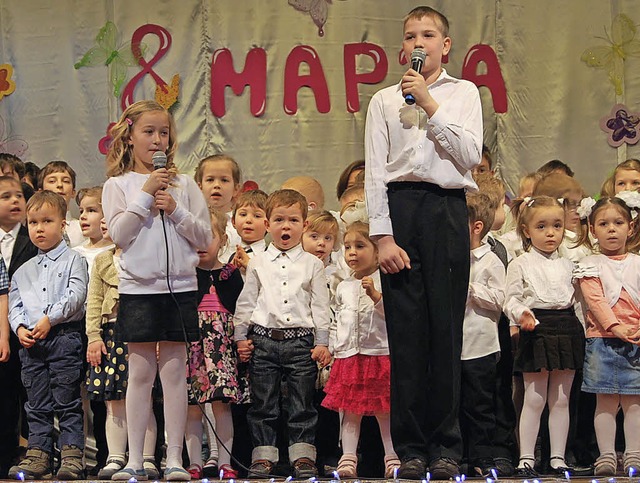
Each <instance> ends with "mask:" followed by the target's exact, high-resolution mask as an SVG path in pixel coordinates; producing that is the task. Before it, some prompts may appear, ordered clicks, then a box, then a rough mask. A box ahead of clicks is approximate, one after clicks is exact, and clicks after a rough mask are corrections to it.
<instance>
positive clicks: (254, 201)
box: [233, 190, 268, 218]
mask: <svg viewBox="0 0 640 483" xmlns="http://www.w3.org/2000/svg"><path fill="white" fill-rule="evenodd" d="M267 198H268V196H267V193H265V192H264V191H262V190H251V191H245V192H244V193H240V196H238V199H237V200H236V205H235V206H234V207H233V218H235V217H236V212H237V211H238V210H239V209H240V208H243V207H245V206H250V207H251V208H255V209H259V210H262V211H265V208H266V207H267Z"/></svg>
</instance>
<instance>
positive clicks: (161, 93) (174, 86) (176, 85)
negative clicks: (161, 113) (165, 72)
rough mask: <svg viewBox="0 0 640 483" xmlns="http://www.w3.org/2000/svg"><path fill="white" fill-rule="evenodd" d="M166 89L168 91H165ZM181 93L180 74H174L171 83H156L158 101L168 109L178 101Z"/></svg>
mask: <svg viewBox="0 0 640 483" xmlns="http://www.w3.org/2000/svg"><path fill="white" fill-rule="evenodd" d="M165 91H166V92H165ZM179 94H180V74H174V76H173V77H172V78H171V85H168V86H160V85H159V84H158V85H156V96H155V97H156V102H157V103H158V104H160V105H161V106H162V107H164V108H165V109H166V110H169V109H171V107H172V106H174V105H175V104H176V102H178V95H179Z"/></svg>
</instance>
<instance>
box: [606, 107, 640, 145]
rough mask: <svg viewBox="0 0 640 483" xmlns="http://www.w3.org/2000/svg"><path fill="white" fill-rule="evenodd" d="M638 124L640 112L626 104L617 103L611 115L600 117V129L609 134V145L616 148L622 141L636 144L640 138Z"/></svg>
mask: <svg viewBox="0 0 640 483" xmlns="http://www.w3.org/2000/svg"><path fill="white" fill-rule="evenodd" d="M638 124H640V113H638V112H631V111H630V110H629V109H628V108H627V106H625V105H624V104H616V105H615V106H613V108H612V109H611V114H610V115H609V116H605V117H603V118H602V119H600V129H602V130H603V131H604V132H606V133H608V134H609V139H608V142H609V145H610V146H612V147H614V148H617V147H619V146H621V145H622V143H627V144H636V143H637V142H638V141H639V140H640V135H638Z"/></svg>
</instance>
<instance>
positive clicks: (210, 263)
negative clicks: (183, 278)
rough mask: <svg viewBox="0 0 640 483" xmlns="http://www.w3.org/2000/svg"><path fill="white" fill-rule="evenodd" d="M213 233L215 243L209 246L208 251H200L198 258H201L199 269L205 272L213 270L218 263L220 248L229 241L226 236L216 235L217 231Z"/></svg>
mask: <svg viewBox="0 0 640 483" xmlns="http://www.w3.org/2000/svg"><path fill="white" fill-rule="evenodd" d="M212 231H213V241H212V242H211V243H210V244H209V246H208V247H207V249H206V250H198V257H200V262H199V263H198V268H201V269H203V270H211V269H212V268H213V267H214V266H215V265H216V264H217V263H218V254H219V253H220V247H221V246H222V244H223V243H224V242H225V241H226V240H227V235H226V234H220V233H216V230H212Z"/></svg>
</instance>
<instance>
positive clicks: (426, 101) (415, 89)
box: [402, 69, 438, 116]
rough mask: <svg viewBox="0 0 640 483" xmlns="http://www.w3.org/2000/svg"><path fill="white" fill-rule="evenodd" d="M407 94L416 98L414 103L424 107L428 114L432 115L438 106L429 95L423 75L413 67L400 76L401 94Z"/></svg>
mask: <svg viewBox="0 0 640 483" xmlns="http://www.w3.org/2000/svg"><path fill="white" fill-rule="evenodd" d="M407 94H411V95H412V96H413V98H414V99H415V100H416V105H417V106H420V107H421V108H422V109H424V110H425V112H426V113H427V114H428V115H429V116H432V115H433V114H434V112H435V110H436V109H437V108H438V105H437V104H435V100H434V99H433V97H431V93H430V92H429V89H428V87H427V82H426V81H425V80H424V77H422V74H420V73H419V72H416V71H415V70H413V69H409V70H408V71H407V72H405V74H404V76H402V95H404V96H406V95H407ZM429 108H431V109H429ZM430 111H431V112H430Z"/></svg>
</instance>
